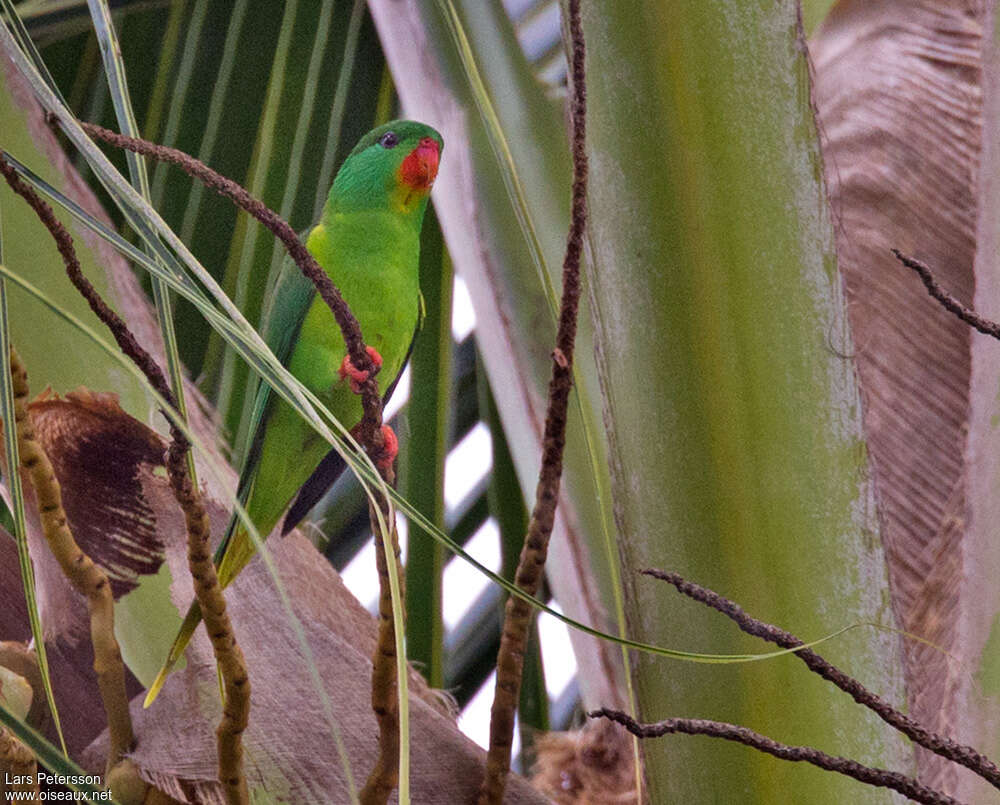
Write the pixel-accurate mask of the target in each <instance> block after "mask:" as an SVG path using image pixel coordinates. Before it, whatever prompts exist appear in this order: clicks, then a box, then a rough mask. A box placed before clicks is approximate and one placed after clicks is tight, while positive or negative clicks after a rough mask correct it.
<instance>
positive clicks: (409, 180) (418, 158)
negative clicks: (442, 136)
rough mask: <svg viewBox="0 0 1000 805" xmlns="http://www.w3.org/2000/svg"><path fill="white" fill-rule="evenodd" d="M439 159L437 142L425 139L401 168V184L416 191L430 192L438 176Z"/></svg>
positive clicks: (428, 138) (429, 138)
mask: <svg viewBox="0 0 1000 805" xmlns="http://www.w3.org/2000/svg"><path fill="white" fill-rule="evenodd" d="M439 157H440V151H439V149H438V144H437V141H436V140H434V139H433V138H432V137H424V139H422V140H421V141H420V144H419V145H418V146H417V147H416V148H414V149H413V150H412V151H411V152H410V153H409V155H408V156H407V157H406V159H404V160H403V164H402V165H400V166H399V180H400V182H401V183H402V184H405V185H406V186H407V187H410V188H412V189H414V190H430V188H431V185H432V184H434V179H435V177H436V176H437V172H438V159H439Z"/></svg>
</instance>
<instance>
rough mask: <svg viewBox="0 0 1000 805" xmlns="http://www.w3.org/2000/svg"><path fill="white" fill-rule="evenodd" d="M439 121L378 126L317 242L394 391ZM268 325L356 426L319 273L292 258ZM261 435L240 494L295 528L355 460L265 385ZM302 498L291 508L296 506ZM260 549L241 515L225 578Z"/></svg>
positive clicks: (331, 204) (181, 636) (333, 194)
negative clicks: (316, 281)
mask: <svg viewBox="0 0 1000 805" xmlns="http://www.w3.org/2000/svg"><path fill="white" fill-rule="evenodd" d="M443 145H444V144H443V141H442V139H441V135H440V134H438V133H437V132H436V131H435V130H434V129H432V128H431V127H430V126H426V125H424V124H423V123H416V122H413V121H410V120H394V121H392V122H390V123H386V124H385V125H384V126H379V127H378V128H377V129H374V130H373V131H370V132H368V134H366V135H365V136H364V137H362V138H361V140H360V141H359V142H358V144H357V145H356V146H355V147H354V150H353V151H351V153H350V154H349V155H348V157H347V159H346V160H345V161H344V164H343V165H342V166H341V168H340V170H339V171H338V172H337V177H336V179H334V182H333V187H332V188H331V190H330V195H329V196H328V198H327V202H326V204H325V205H324V207H323V213H322V216H321V217H320V221H319V223H318V224H317V225H316V226H315V227H313V229H312V230H311V231H310V232H309V235H308V238H307V240H306V248H308V249H309V251H310V253H312V255H313V257H315V258H316V261H317V262H318V263H319V264H320V266H322V267H323V269H324V271H326V273H327V274H328V275H329V276H330V279H332V280H333V282H334V284H335V285H336V286H337V287H338V288H339V289H340V292H341V293H342V294H343V297H344V299H345V300H346V301H347V303H348V305H349V306H350V308H351V310H352V311H353V313H354V315H355V316H356V317H357V319H358V323H359V324H360V325H361V334H362V336H363V338H364V339H365V343H366V344H367V345H368V353H369V355H370V356H371V358H372V360H373V362H374V363H375V365H376V366H379V367H380V369H379V373H378V376H377V377H378V385H379V390H380V392H381V393H382V394H383V396H384V399H388V396H389V395H390V394H391V393H392V390H393V388H394V387H395V385H396V382H397V381H398V379H399V376H400V374H401V373H402V371H403V366H404V364H405V363H406V361H407V359H408V358H409V354H410V350H411V348H412V346H413V339H414V337H415V335H416V332H417V328H418V327H419V324H420V319H421V298H420V286H419V276H418V269H417V266H418V261H419V256H420V229H421V225H422V223H423V219H424V211H425V210H426V208H427V200H428V196H429V194H430V189H431V185H432V184H433V183H434V179H435V177H436V176H437V170H438V162H439V160H440V157H441V150H442V148H443ZM261 335H262V336H263V338H264V341H265V342H266V343H267V345H268V347H269V348H270V349H271V350H272V351H273V352H274V354H275V356H276V357H277V358H278V359H279V360H280V361H281V362H282V364H283V365H285V366H286V367H287V368H288V370H289V371H290V372H291V373H292V374H293V375H294V376H295V377H296V378H297V379H298V380H300V381H301V382H302V383H303V385H305V386H306V388H308V389H309V390H310V391H312V392H313V393H314V394H315V395H316V396H317V397H319V399H321V400H322V401H323V403H324V404H325V405H326V406H327V407H328V408H329V410H330V412H331V413H332V414H333V415H334V416H335V417H336V418H337V419H338V420H339V421H340V422H342V423H343V424H344V425H345V426H346V427H351V426H353V425H355V424H357V423H358V422H360V420H361V415H362V410H361V401H360V397H359V396H358V392H359V391H360V384H361V383H363V382H364V380H366V379H367V375H366V374H365V372H363V371H359V370H358V369H356V368H355V367H354V366H353V365H352V364H351V361H350V359H349V358H348V356H347V347H346V346H345V344H344V339H343V336H342V335H341V332H340V328H339V327H338V326H337V323H336V321H335V320H334V318H333V314H332V313H331V312H330V309H329V308H328V307H327V306H326V303H325V302H324V301H323V300H322V299H321V298H320V297H319V295H318V294H317V293H316V290H315V287H314V286H313V284H312V282H311V281H310V280H309V279H307V278H306V277H305V276H303V274H302V272H301V271H300V270H299V269H298V267H297V266H296V265H295V264H294V263H293V262H292V261H291V259H287V260H286V261H285V263H284V265H283V266H282V269H281V271H280V273H279V275H278V278H277V281H276V282H275V284H274V287H273V290H272V292H271V294H270V296H269V297H268V299H267V301H266V303H265V308H264V312H263V315H262V329H261ZM251 417H252V418H251V420H250V428H251V430H250V432H251V433H253V434H254V436H253V440H252V442H251V446H250V449H249V450H248V451H247V455H246V459H245V461H244V465H243V467H242V470H241V472H240V481H239V487H238V490H237V496H238V497H239V500H240V502H241V503H243V505H244V506H245V507H246V510H247V513H248V515H249V517H250V519H251V520H252V521H253V522H254V524H255V525H256V527H257V530H258V533H259V534H260V535H261V537H267V535H269V534H270V533H271V531H272V530H274V528H275V526H276V525H277V524H278V521H279V519H280V518H281V515H282V514H283V513H284V512H285V511H286V510H288V513H287V514H286V516H285V520H284V522H283V524H282V530H281V533H282V534H286V533H288V532H289V531H290V530H291V529H292V528H294V527H295V525H296V524H297V523H298V522H299V521H300V520H301V519H302V517H303V516H304V515H305V514H306V513H307V512H308V511H309V509H310V508H312V505H313V504H315V503H316V502H317V501H318V500H319V498H320V497H322V495H323V494H324V492H325V491H326V490H327V489H328V488H329V486H330V485H331V484H332V483H333V482H334V481H335V480H336V479H337V477H338V476H339V475H340V473H341V472H343V470H344V466H345V465H344V461H343V459H342V458H341V457H340V455H339V454H338V453H337V452H336V451H334V450H330V447H329V445H328V444H327V443H326V441H324V440H323V439H322V438H321V437H320V436H319V435H318V434H317V433H316V432H315V431H314V430H313V429H312V428H311V427H310V426H309V425H308V424H307V423H306V422H305V421H304V420H303V419H302V418H301V417H300V416H299V415H298V414H296V413H295V411H294V410H293V409H292V407H291V406H289V405H288V404H287V403H286V402H284V401H283V400H281V399H280V398H278V397H276V396H273V397H272V395H271V393H270V387H269V386H268V385H267V384H266V383H261V384H260V387H259V389H258V392H257V395H256V397H255V400H254V407H253V410H252V414H251ZM383 435H384V437H385V447H384V449H383V454H382V456H380V457H379V458H378V463H380V464H388V465H391V463H392V461H393V460H394V459H395V457H396V452H397V442H396V437H395V435H394V434H393V433H392V430H391V429H390V428H388V426H385V427H384V428H383ZM289 504H291V508H289ZM254 551H255V548H254V545H253V542H252V541H251V540H250V538H249V536H248V535H247V533H246V529H245V528H244V527H243V526H242V525H240V524H239V522H238V520H237V518H236V517H235V516H234V517H233V518H232V519H231V520H230V524H229V528H228V529H227V531H226V535H225V536H224V538H223V540H222V542H221V543H220V545H219V548H218V550H217V551H216V554H215V564H216V567H217V570H218V576H219V583H220V584H221V585H222V586H223V587H225V586H226V585H228V584H229V583H230V582H231V581H232V580H233V579H234V578H235V577H236V576H237V574H238V573H239V572H240V571H241V570H242V569H243V568H244V567H245V566H246V564H247V562H249V561H250V559H251V558H252V557H253V554H254ZM200 621H201V610H200V609H199V607H198V603H197V601H196V602H194V603H193V604H192V605H191V608H190V609H189V610H188V613H187V616H186V617H185V619H184V623H183V624H182V625H181V629H180V632H179V633H178V635H177V637H176V639H175V640H174V643H173V646H171V649H170V653H169V655H168V656H167V660H166V662H165V663H164V665H163V668H162V669H161V670H160V673H159V675H158V676H157V678H156V680H155V681H154V682H153V684H152V685H151V686H150V688H149V692H148V693H147V695H146V701H145V706H146V707H148V706H149V705H150V704H151V703H152V702H153V700H154V699H155V698H156V696H157V695H158V693H159V691H160V688H162V687H163V683H164V681H165V679H166V676H167V674H168V673H169V672H170V669H171V668H172V667H173V666H174V664H175V663H176V662H177V660H179V659H180V657H181V655H182V654H183V652H184V649H185V647H186V646H187V644H188V641H189V640H190V639H191V635H192V634H193V633H194V630H195V629H196V628H197V626H198V623H199V622H200Z"/></svg>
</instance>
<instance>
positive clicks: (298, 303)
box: [215, 257, 316, 565]
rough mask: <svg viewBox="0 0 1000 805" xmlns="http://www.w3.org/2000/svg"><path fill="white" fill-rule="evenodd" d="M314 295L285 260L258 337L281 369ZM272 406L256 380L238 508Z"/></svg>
mask: <svg viewBox="0 0 1000 805" xmlns="http://www.w3.org/2000/svg"><path fill="white" fill-rule="evenodd" d="M315 295H316V286H315V285H313V284H312V280H310V279H309V278H308V277H306V276H305V275H304V274H303V273H302V271H301V270H300V269H299V267H298V266H297V265H295V261H294V260H292V258H291V257H286V258H285V260H284V262H283V263H282V264H281V270H280V271H279V272H278V279H277V281H276V282H275V283H274V287H273V290H272V292H271V294H270V296H269V297H268V300H267V304H266V305H265V307H264V311H263V314H262V316H261V320H262V324H261V336H262V337H263V339H264V343H265V344H267V346H268V348H269V349H270V350H271V351H272V352H273V353H274V355H275V357H276V358H277V359H278V360H279V361H281V365H282V366H287V365H288V361H289V360H290V358H291V355H292V349H293V348H294V346H295V342H296V341H297V340H298V337H299V331H300V330H301V329H302V322H303V320H304V319H305V317H306V313H307V312H308V311H309V306H310V305H311V304H312V300H313V297H314V296H315ZM273 404H274V398H273V396H272V392H271V387H270V386H269V385H268V384H267V383H265V382H264V381H263V380H259V381H258V385H257V391H256V394H255V396H254V404H253V408H252V409H251V413H250V426H249V428H248V432H249V433H252V434H253V436H252V439H251V442H250V446H249V448H248V449H247V451H246V453H245V455H244V458H243V463H242V466H241V467H240V481H239V486H238V487H237V490H236V497H237V499H238V500H239V502H240V505H242V506H246V504H247V501H248V500H249V499H250V493H251V491H252V490H253V481H254V478H255V476H256V474H257V466H258V464H259V463H260V453H261V446H262V445H263V443H264V432H265V430H266V428H267V421H268V418H269V416H270V413H271V410H272V408H273ZM237 521H238V517H237V516H236V514H235V513H234V514H233V516H232V517H231V518H230V520H229V526H228V527H227V528H226V533H225V536H224V537H223V539H222V542H220V543H219V547H218V548H217V549H216V551H215V563H216V565H218V564H219V562H220V561H221V560H222V556H223V554H224V553H225V552H226V547H227V546H228V545H229V541H230V540H231V539H232V535H233V532H234V531H235V529H236V523H237Z"/></svg>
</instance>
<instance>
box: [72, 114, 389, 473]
mask: <svg viewBox="0 0 1000 805" xmlns="http://www.w3.org/2000/svg"><path fill="white" fill-rule="evenodd" d="M80 125H81V126H82V127H83V130H84V131H86V132H87V133H88V134H89V135H90V136H91V137H94V138H96V139H99V140H103V141H105V142H107V143H109V144H111V145H114V146H116V147H118V148H123V149H125V150H127V151H132V152H134V153H136V154H141V155H143V156H148V157H152V158H153V159H156V160H159V161H161V162H169V163H170V164H172V165H176V166H177V167H179V168H180V169H181V170H183V171H184V172H185V173H187V174H188V175H189V176H191V177H193V178H195V179H198V180H199V181H200V182H202V183H203V184H204V185H205V186H206V187H208V188H209V189H211V190H214V191H215V192H216V193H218V194H220V195H222V196H225V197H226V198H228V199H230V200H231V201H233V202H234V203H235V204H236V205H237V206H238V207H240V208H241V209H242V210H244V211H246V212H247V213H249V214H250V215H252V216H253V217H254V218H255V219H257V220H258V221H259V222H260V223H261V224H263V225H264V226H265V227H267V229H268V230H270V231H271V232H272V233H273V234H274V236H275V237H276V238H278V240H280V241H281V242H282V244H283V245H284V247H285V249H287V251H288V254H289V255H290V256H291V258H292V259H293V260H294V261H295V264H296V265H297V266H298V267H299V270H301V271H302V273H303V274H305V275H306V276H307V277H308V278H309V279H310V280H311V281H312V283H313V285H315V286H316V291H317V292H318V293H319V295H320V297H322V299H323V301H324V302H326V304H327V306H328V307H329V308H330V311H331V312H332V313H333V317H334V318H335V319H336V321H337V324H338V326H339V327H340V330H341V332H342V333H343V336H344V343H345V344H346V345H347V354H348V355H350V357H351V363H352V364H354V366H355V367H357V368H358V369H360V370H366V371H368V379H367V380H366V381H365V382H364V383H362V384H361V404H362V408H363V410H364V414H363V416H362V419H361V423H360V425H359V428H358V431H357V433H358V437H359V439H360V441H361V444H362V445H363V446H364V447H365V448H366V449H367V450H369V452H373V453H377V452H378V451H379V450H380V449H381V447H382V434H381V430H380V428H381V426H382V398H381V396H380V395H379V391H378V382H377V380H376V379H375V375H376V373H377V372H378V367H377V366H376V365H375V364H374V363H373V362H372V359H371V356H370V355H369V354H368V352H367V350H366V348H365V343H364V340H363V339H362V335H361V327H360V326H359V325H358V320H357V319H356V318H355V316H354V314H353V313H352V312H351V309H350V308H349V307H348V305H347V302H346V301H344V297H343V296H342V295H341V293H340V290H339V289H338V288H337V286H336V285H334V283H333V280H331V279H330V277H329V276H328V275H327V273H326V272H325V271H324V270H323V269H322V268H321V267H320V265H319V263H317V262H316V258H315V257H313V256H312V255H311V254H310V253H309V250H308V249H306V247H305V246H304V245H303V243H302V241H300V240H299V238H298V235H296V234H295V230H293V229H292V228H291V226H289V224H288V222H287V221H285V220H284V219H283V218H282V217H281V216H280V215H278V214H277V213H276V212H274V210H272V209H270V208H269V207H268V206H267V205H266V204H264V202H262V201H260V200H259V199H256V198H254V197H253V196H251V195H250V194H249V193H248V192H247V191H246V190H245V189H244V188H243V187H241V186H240V185H239V184H237V183H236V182H234V181H233V180H232V179H228V178H226V177H225V176H222V175H221V174H219V173H217V172H216V171H214V170H212V169H211V168H210V167H208V166H207V165H206V164H205V163H203V162H201V161H199V160H197V159H195V158H194V157H193V156H191V155H190V154H186V153H184V152H183V151H179V150H177V149H176V148H169V147H168V146H165V145H158V144H157V143H151V142H149V141H148V140H142V139H138V138H135V137H128V136H126V135H124V134H118V133H117V132H113V131H111V130H109V129H106V128H103V127H101V126H98V125H96V124H94V123H86V122H81V123H80Z"/></svg>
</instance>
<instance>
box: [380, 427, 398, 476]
mask: <svg viewBox="0 0 1000 805" xmlns="http://www.w3.org/2000/svg"><path fill="white" fill-rule="evenodd" d="M398 454H399V439H397V438H396V434H395V433H394V432H393V430H392V428H390V427H389V426H388V425H383V426H382V451H381V452H380V453H379V454H378V456H377V457H376V458H375V466H376V467H378V468H379V469H380V470H389V469H392V465H393V463H394V462H395V461H396V456H397V455H398Z"/></svg>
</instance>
